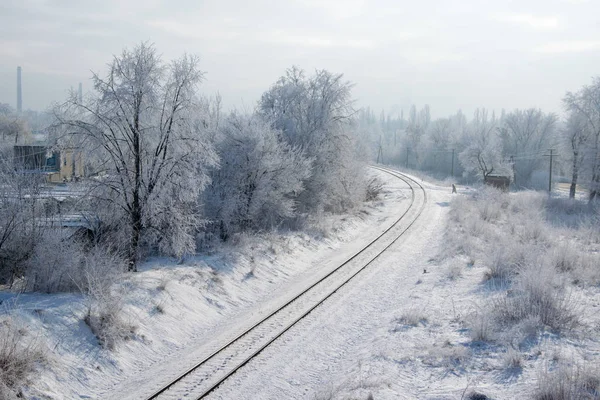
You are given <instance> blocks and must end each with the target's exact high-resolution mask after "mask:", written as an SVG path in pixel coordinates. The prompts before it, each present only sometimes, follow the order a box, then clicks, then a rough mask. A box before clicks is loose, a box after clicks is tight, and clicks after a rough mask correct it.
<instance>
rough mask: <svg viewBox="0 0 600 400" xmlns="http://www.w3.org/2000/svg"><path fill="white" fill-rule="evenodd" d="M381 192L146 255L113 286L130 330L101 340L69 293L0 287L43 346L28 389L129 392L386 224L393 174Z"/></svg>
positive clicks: (401, 196) (186, 359) (392, 205)
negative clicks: (180, 254)
mask: <svg viewBox="0 0 600 400" xmlns="http://www.w3.org/2000/svg"><path fill="white" fill-rule="evenodd" d="M377 174H378V175H379V176H381V179H383V180H385V182H386V183H387V184H388V188H387V191H386V192H385V193H384V196H383V197H384V198H383V200H381V201H377V202H376V203H372V204H367V205H366V206H365V207H363V208H362V209H361V210H359V211H358V212H356V213H355V214H353V215H350V216H344V217H331V216H328V217H326V218H323V219H322V220H320V221H317V223H315V226H316V228H315V229H314V230H313V231H309V232H289V233H281V234H263V235H260V236H258V237H250V236H241V237H240V238H238V240H237V243H235V244H234V245H231V246H223V248H221V249H219V250H218V251H217V252H216V253H215V254H213V255H210V256H202V257H200V256H199V257H195V258H190V259H187V260H185V261H184V262H183V263H181V264H178V263H176V262H175V261H170V260H166V259H155V260H150V261H149V262H147V263H146V264H145V265H144V266H143V267H142V268H141V272H139V273H137V274H132V275H129V276H128V277H127V278H126V279H125V281H124V282H122V283H121V284H120V285H119V287H118V288H117V289H118V290H117V291H118V292H119V293H120V294H121V296H122V297H123V299H124V312H125V315H127V323H129V324H131V325H132V326H134V327H135V330H134V332H133V333H132V335H131V340H129V341H126V342H124V343H122V344H120V345H119V346H117V348H116V349H115V350H114V351H113V352H111V351H108V350H104V349H102V348H101V347H100V346H99V345H98V343H97V340H96V339H95V337H94V336H93V335H92V333H91V332H90V330H89V328H88V326H87V325H86V324H85V323H84V322H83V317H84V315H85V313H86V311H87V305H86V301H85V299H84V298H83V297H82V296H79V295H74V294H61V295H43V294H21V295H18V296H16V295H14V294H11V293H8V292H0V300H2V301H3V303H2V304H3V306H5V307H4V310H3V312H4V313H11V314H12V315H13V316H14V317H17V318H18V319H20V320H22V321H25V323H26V324H27V325H28V330H29V331H30V332H32V333H33V334H36V335H39V336H40V338H41V339H42V340H43V341H44V342H45V343H46V346H47V348H48V350H47V358H48V362H47V363H46V365H44V366H42V367H40V368H39V371H38V373H37V376H36V379H35V380H34V381H33V382H31V384H30V385H29V386H28V387H27V388H25V394H26V396H27V397H28V398H125V395H129V396H130V398H139V397H140V394H141V393H147V392H148V390H151V389H153V388H155V386H156V385H157V384H158V383H159V382H160V381H161V379H163V378H166V377H167V375H166V374H167V371H168V374H170V375H173V374H176V373H178V372H181V371H182V370H184V369H185V368H186V366H187V365H189V364H191V363H192V362H193V361H195V360H196V357H197V355H198V354H199V353H202V352H205V351H207V349H210V348H212V347H214V346H215V344H216V343H217V342H219V343H220V342H221V341H222V340H225V339H226V337H227V336H226V334H225V332H226V333H227V335H231V334H233V333H234V332H236V331H239V330H240V329H243V327H245V326H247V325H248V324H250V323H251V322H252V321H253V320H255V319H257V318H259V317H260V316H261V315H263V314H264V313H265V312H267V310H270V309H272V308H273V307H274V306H275V305H276V304H279V303H280V302H281V301H284V300H285V299H286V298H288V297H289V296H291V295H292V294H293V293H295V292H296V291H297V290H299V288H301V287H304V286H306V285H307V284H308V282H312V281H313V280H315V279H316V277H319V276H320V274H324V273H325V272H326V271H328V270H329V269H331V268H333V267H334V266H336V265H338V264H339V263H340V262H342V261H343V260H345V259H346V258H347V257H348V255H351V254H354V252H355V251H356V249H358V248H360V247H362V246H363V245H364V244H366V243H367V242H368V241H369V240H370V239H371V238H373V237H375V236H377V234H379V233H381V232H382V231H383V230H384V229H385V228H386V227H387V226H389V225H390V224H391V223H392V222H393V220H394V217H395V216H396V215H398V213H399V212H401V211H402V210H404V209H405V208H406V206H407V204H408V200H407V199H408V198H409V197H410V192H409V191H408V189H407V187H406V185H405V184H403V183H401V182H399V181H398V180H397V179H396V178H391V177H389V176H387V175H384V174H381V173H377Z"/></svg>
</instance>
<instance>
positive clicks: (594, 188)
mask: <svg viewBox="0 0 600 400" xmlns="http://www.w3.org/2000/svg"><path fill="white" fill-rule="evenodd" d="M563 105H564V106H565V108H566V109H567V111H569V112H574V113H577V114H579V115H581V116H582V117H583V118H585V120H586V124H587V125H588V129H589V132H590V135H591V140H590V141H589V144H590V146H591V148H592V153H593V154H592V156H591V159H590V163H591V171H592V178H591V184H590V198H589V199H590V201H592V200H594V198H595V197H596V196H597V195H598V192H599V191H600V154H599V151H600V148H599V145H600V77H596V78H593V80H592V83H591V84H590V85H585V86H583V87H582V88H581V89H580V90H579V91H577V92H575V93H572V92H567V94H566V95H565V97H564V98H563Z"/></svg>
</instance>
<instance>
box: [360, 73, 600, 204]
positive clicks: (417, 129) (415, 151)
mask: <svg viewBox="0 0 600 400" xmlns="http://www.w3.org/2000/svg"><path fill="white" fill-rule="evenodd" d="M562 104H563V108H564V111H565V118H564V119H562V120H561V119H560V118H559V117H558V116H557V115H556V114H554V113H546V112H543V111H542V110H540V109H536V108H530V109H525V110H520V109H516V110H513V111H511V112H506V111H504V110H502V111H501V113H500V114H499V115H497V114H496V113H494V112H493V111H490V110H487V109H485V108H479V109H476V110H475V112H474V114H473V116H472V117H471V118H468V117H467V116H466V115H465V114H464V113H463V112H462V111H458V112H457V113H455V114H453V115H450V116H449V117H445V118H437V119H432V118H431V110H430V107H429V106H428V105H425V106H424V107H423V108H421V109H420V110H419V109H417V107H416V106H414V105H413V106H412V107H411V108H410V110H409V112H408V114H407V116H406V117H405V115H404V112H403V111H401V112H400V113H395V114H393V115H390V114H388V115H385V113H384V112H383V111H382V112H381V114H380V115H379V116H377V115H376V114H375V112H374V111H373V110H371V109H370V108H364V109H362V110H360V111H359V113H358V122H357V123H358V129H359V130H360V131H361V132H362V134H363V136H364V137H365V138H367V140H368V142H369V144H370V146H369V147H370V149H371V158H372V159H373V160H378V159H379V160H381V159H383V160H384V162H387V163H394V164H397V165H403V166H406V167H410V168H415V169H420V170H425V171H429V172H432V173H434V174H438V175H440V176H442V177H444V176H455V177H456V178H458V179H465V180H467V181H473V180H476V179H478V180H485V179H486V177H488V176H490V175H496V174H498V175H506V176H509V177H511V179H512V184H513V186H514V187H515V188H517V189H522V188H533V189H543V188H546V187H547V183H548V178H549V177H548V174H549V168H548V166H549V161H550V159H549V156H550V152H549V151H550V150H553V154H554V155H558V157H554V159H553V161H554V165H555V170H556V171H557V172H559V173H561V174H562V175H563V178H562V179H564V180H565V182H568V183H569V184H570V190H569V192H570V193H569V195H570V197H571V198H574V197H575V194H576V190H577V188H578V187H579V186H578V185H581V186H583V187H584V188H586V189H588V191H589V200H590V201H591V200H593V199H595V198H596V196H597V194H598V191H599V190H600V148H599V138H600V78H594V79H592V82H591V84H588V85H585V86H583V87H582V88H581V89H579V90H578V91H575V92H567V93H566V94H565V96H564V98H563V99H562Z"/></svg>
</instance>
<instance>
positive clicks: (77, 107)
mask: <svg viewBox="0 0 600 400" xmlns="http://www.w3.org/2000/svg"><path fill="white" fill-rule="evenodd" d="M202 76H203V73H202V72H201V71H200V70H199V69H198V58H197V57H195V56H189V55H184V56H183V57H181V58H180V59H177V60H174V61H172V62H170V63H168V64H165V63H164V62H162V60H161V59H160V57H159V55H158V54H157V52H156V49H155V48H154V46H153V45H151V44H147V43H142V44H140V45H138V46H136V47H135V48H134V49H133V50H131V51H130V50H124V51H123V52H122V54H121V55H119V56H115V57H114V58H113V60H112V62H111V63H110V64H109V72H108V74H107V76H106V77H105V78H101V77H100V76H98V75H97V74H94V76H93V82H94V89H95V95H93V96H91V97H89V98H88V99H87V100H86V101H84V102H80V101H79V99H78V98H77V96H75V95H73V96H71V98H70V99H69V100H68V101H67V102H66V103H65V104H63V105H62V107H60V109H59V110H57V111H58V112H57V113H56V114H57V117H58V120H59V124H58V127H60V128H62V131H63V132H69V133H73V132H74V135H75V136H76V137H79V138H81V139H82V144H83V145H84V146H86V148H87V149H88V152H90V153H92V152H94V153H95V154H96V155H97V160H98V167H97V168H98V169H99V170H102V171H103V173H102V174H101V176H100V177H99V179H97V181H96V182H97V185H96V187H95V188H94V192H93V193H94V195H95V196H96V198H97V199H99V200H101V201H107V202H109V203H110V204H112V205H113V207H114V208H115V211H120V212H122V213H124V215H125V216H126V217H127V221H128V223H127V225H126V227H127V229H128V235H129V246H128V259H129V269H130V270H133V271H135V270H136V265H137V263H138V259H139V248H140V243H141V240H142V239H143V237H144V236H145V235H147V237H155V238H156V240H158V241H159V242H160V243H161V244H163V243H167V242H171V244H174V243H173V242H174V241H177V242H178V243H179V244H178V245H174V246H171V247H174V248H175V249H174V252H175V253H176V255H179V256H181V255H182V254H183V253H185V252H189V251H192V250H193V249H192V247H193V238H192V236H193V235H192V232H190V230H189V229H191V228H192V227H193V225H194V218H192V217H190V216H191V215H192V214H193V213H194V212H195V211H194V206H193V204H195V202H196V201H197V195H198V193H199V191H200V190H201V189H202V187H203V186H204V184H205V183H206V178H207V176H206V173H205V171H204V170H203V167H204V166H205V165H206V164H211V163H214V162H215V159H216V157H215V155H214V152H213V151H212V148H211V147H210V146H209V145H208V144H207V143H206V141H205V140H204V137H203V133H202V126H201V124H197V123H195V122H196V119H195V117H194V113H195V112H196V111H197V108H196V107H195V103H194V100H195V94H196V88H197V85H198V84H199V83H200V82H201V80H202ZM174 213H178V214H177V215H178V216H181V213H184V214H186V215H187V216H188V217H190V218H191V219H190V218H188V217H186V218H173V217H175V215H174ZM177 219H179V221H178V222H182V221H184V222H185V227H186V228H189V229H182V230H176V231H172V230H171V231H169V230H168V229H165V223H167V225H168V222H169V221H173V220H177ZM174 232H175V233H177V234H178V235H179V236H176V237H175V238H173V237H172V236H171V235H172V234H173V233H174ZM181 243H184V244H183V245H181Z"/></svg>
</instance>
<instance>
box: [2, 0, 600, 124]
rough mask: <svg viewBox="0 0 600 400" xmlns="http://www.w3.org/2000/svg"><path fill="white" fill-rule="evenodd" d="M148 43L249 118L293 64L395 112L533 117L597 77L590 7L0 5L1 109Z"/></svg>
mask: <svg viewBox="0 0 600 400" xmlns="http://www.w3.org/2000/svg"><path fill="white" fill-rule="evenodd" d="M143 40H149V41H152V42H155V44H156V47H157V48H158V50H159V52H161V53H162V54H163V56H164V58H165V59H169V58H174V57H177V56H179V55H181V54H182V53H183V52H190V53H195V54H198V55H199V56H200V57H201V68H202V70H204V71H206V72H207V75H206V78H207V80H206V82H205V83H204V85H203V90H204V91H205V92H206V93H207V94H214V93H215V92H216V91H219V92H220V93H221V95H222V96H223V100H224V103H225V105H226V106H228V107H229V108H231V107H237V108H245V109H247V110H251V109H253V107H254V105H255V103H256V101H257V100H258V99H259V97H260V95H261V93H262V92H263V91H265V90H266V89H268V87H269V86H270V85H271V84H272V83H273V82H275V81H276V79H277V78H278V77H279V76H281V75H282V74H283V73H284V71H285V69H286V68H288V67H290V66H291V65H298V66H300V67H302V68H304V69H306V70H309V71H310V70H312V69H315V68H325V69H328V70H330V71H332V72H343V73H344V74H345V77H346V78H347V79H348V80H350V81H352V82H354V83H356V87H355V90H354V96H355V98H356V100H357V105H359V106H366V105H370V106H372V107H373V108H375V109H376V110H377V111H379V110H380V109H385V110H386V111H390V110H391V109H393V106H395V108H396V109H398V108H399V107H403V108H404V109H405V111H406V109H407V107H408V106H409V105H410V104H411V103H415V104H417V105H419V106H421V105H423V104H425V103H427V104H430V106H431V108H432V114H433V116H434V117H439V116H445V115H447V114H450V113H452V112H454V111H456V110H458V109H462V110H463V111H465V112H466V113H469V114H470V113H471V112H472V111H473V110H474V109H475V108H476V107H481V106H484V107H488V108H492V109H496V110H500V109H501V108H506V109H508V110H510V109H513V108H524V107H532V106H533V107H541V108H542V109H544V110H545V111H555V112H560V111H561V105H560V99H561V98H562V96H563V95H564V93H565V92H566V91H567V90H577V89H578V88H579V87H580V86H581V85H583V84H585V83H588V82H590V80H591V77H592V76H595V75H600V1H598V0H587V1H586V0H517V1H510V0H496V1H487V0H462V1H452V0H415V1H404V0H397V1H394V0H378V1H370V2H367V1H361V0H331V1H327V0H321V1H320V0H281V1H276V0H273V1H267V0H249V1H244V0H231V1H227V0H220V1H219V0H178V1H162V0H102V1H91V0H0V102H4V103H9V104H11V105H12V106H13V107H15V105H16V67H17V65H21V66H22V67H23V107H24V108H32V109H38V110H40V109H44V108H45V107H46V106H48V105H49V104H50V103H51V102H53V101H59V100H61V99H63V98H64V97H65V95H66V91H67V90H68V89H69V88H70V87H71V86H72V87H74V88H76V87H77V84H78V82H80V81H81V82H83V85H84V90H86V89H87V90H89V89H91V88H90V81H89V77H90V75H91V74H90V70H93V71H99V72H102V71H103V70H104V66H105V65H106V63H107V62H108V61H109V60H110V59H111V56H112V54H117V53H120V51H121V49H122V48H123V47H126V46H127V47H132V46H134V45H135V44H137V43H139V42H141V41H143Z"/></svg>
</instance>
